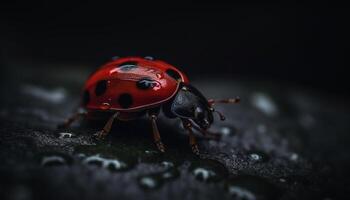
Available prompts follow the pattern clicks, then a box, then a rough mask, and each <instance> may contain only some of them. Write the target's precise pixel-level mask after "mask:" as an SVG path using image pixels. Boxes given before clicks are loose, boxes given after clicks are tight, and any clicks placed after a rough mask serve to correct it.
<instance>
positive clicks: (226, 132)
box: [221, 127, 232, 136]
mask: <svg viewBox="0 0 350 200" xmlns="http://www.w3.org/2000/svg"><path fill="white" fill-rule="evenodd" d="M221 134H222V135H224V136H229V135H232V130H231V129H230V128H229V127H222V128H221Z"/></svg>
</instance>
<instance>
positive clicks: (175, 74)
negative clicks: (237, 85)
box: [63, 57, 240, 155]
mask: <svg viewBox="0 0 350 200" xmlns="http://www.w3.org/2000/svg"><path fill="white" fill-rule="evenodd" d="M239 100H240V99H239V98H238V97H237V98H233V99H223V100H213V99H209V100H207V98H205V97H204V95H203V94H202V93H201V92H200V91H199V90H197V89H196V88H195V87H193V86H192V85H191V84H190V82H189V80H188V78H187V76H186V75H185V74H184V73H183V72H181V71H180V70H179V69H177V68H176V67H174V66H172V65H170V64H168V63H166V62H164V61H161V60H155V59H153V58H152V57H144V58H142V57H123V58H116V59H113V60H112V61H111V62H108V63H107V64H105V65H103V66H102V67H100V68H99V69H98V70H97V71H96V72H94V73H93V74H92V75H90V77H89V78H88V80H87V81H86V83H85V85H84V88H83V92H82V100H81V107H82V108H83V110H84V111H83V112H82V111H80V112H77V113H76V114H75V115H73V116H72V117H70V118H68V119H67V120H66V122H65V123H64V124H63V126H64V127H68V126H69V125H70V124H71V123H73V122H74V121H75V120H76V119H78V118H79V117H81V116H86V117H88V118H90V119H94V118H99V116H101V114H106V113H108V114H109V119H108V121H107V123H106V125H105V126H104V128H103V129H102V130H101V131H99V132H97V133H96V134H95V136H96V137H97V138H98V139H103V138H105V137H106V136H107V134H108V133H109V132H110V130H111V127H112V124H113V122H114V121H115V120H121V121H127V120H134V119H137V118H140V117H142V116H144V115H146V116H147V117H148V119H149V120H150V121H151V123H152V129H153V139H154V141H155V144H156V146H157V148H158V149H159V151H161V152H165V147H164V145H163V143H162V141H161V137H160V134H159V131H158V128H157V124H156V121H157V116H158V114H159V112H160V110H162V111H163V113H164V114H165V116H166V117H168V118H180V120H181V121H182V123H183V126H184V128H185V129H186V130H187V131H188V134H189V143H190V145H191V148H192V151H193V152H194V153H195V154H197V155H198V154H199V150H198V146H197V143H196V139H195V136H194V134H193V130H192V129H196V130H198V131H199V132H201V133H202V134H203V135H204V136H206V137H209V138H210V137H211V138H213V137H216V136H217V135H215V134H214V133H210V132H208V131H207V129H208V128H209V127H210V125H211V124H212V123H213V121H214V117H213V113H214V112H216V113H218V115H219V117H220V119H221V120H224V119H225V117H224V116H223V115H222V114H221V113H220V112H218V111H216V110H215V109H214V108H213V105H214V103H237V102H239ZM80 110H81V109H80Z"/></svg>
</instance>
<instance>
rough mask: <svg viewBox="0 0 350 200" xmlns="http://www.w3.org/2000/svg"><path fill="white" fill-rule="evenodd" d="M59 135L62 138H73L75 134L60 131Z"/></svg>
mask: <svg viewBox="0 0 350 200" xmlns="http://www.w3.org/2000/svg"><path fill="white" fill-rule="evenodd" d="M58 135H59V136H58V138H61V139H63V138H72V137H74V136H75V135H74V134H73V133H59V134H58Z"/></svg>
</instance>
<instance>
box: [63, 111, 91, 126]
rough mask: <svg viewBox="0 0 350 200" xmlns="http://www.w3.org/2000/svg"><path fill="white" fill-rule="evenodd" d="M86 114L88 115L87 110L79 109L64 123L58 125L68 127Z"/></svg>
mask: <svg viewBox="0 0 350 200" xmlns="http://www.w3.org/2000/svg"><path fill="white" fill-rule="evenodd" d="M86 116H87V112H86V111H85V110H81V109H79V110H78V111H77V112H76V113H75V114H74V115H72V116H70V117H69V118H68V119H66V120H65V122H64V123H63V124H60V125H58V128H68V127H69V126H70V125H71V124H72V123H73V122H75V121H76V120H78V119H79V118H81V117H86Z"/></svg>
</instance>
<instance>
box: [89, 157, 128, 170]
mask: <svg viewBox="0 0 350 200" xmlns="http://www.w3.org/2000/svg"><path fill="white" fill-rule="evenodd" d="M83 163H85V164H96V165H98V166H101V167H103V168H108V169H111V170H122V169H125V168H126V167H127V165H126V163H124V162H122V161H120V160H117V159H108V158H103V157H101V156H100V155H93V156H89V157H86V158H85V159H84V160H83Z"/></svg>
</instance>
